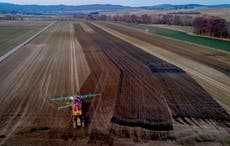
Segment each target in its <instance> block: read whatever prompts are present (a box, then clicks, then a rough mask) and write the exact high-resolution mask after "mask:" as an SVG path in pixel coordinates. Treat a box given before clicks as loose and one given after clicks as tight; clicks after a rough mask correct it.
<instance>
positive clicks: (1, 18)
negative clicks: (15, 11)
mask: <svg viewBox="0 0 230 146" xmlns="http://www.w3.org/2000/svg"><path fill="white" fill-rule="evenodd" d="M0 20H23V17H22V16H19V15H4V16H2V17H0Z"/></svg>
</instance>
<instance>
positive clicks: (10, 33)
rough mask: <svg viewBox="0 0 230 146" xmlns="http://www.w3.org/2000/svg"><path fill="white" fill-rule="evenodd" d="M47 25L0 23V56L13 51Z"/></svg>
mask: <svg viewBox="0 0 230 146" xmlns="http://www.w3.org/2000/svg"><path fill="white" fill-rule="evenodd" d="M47 24H48V23H45V22H44V23H28V22H27V24H22V23H20V22H14V23H7V22H6V23H0V56H2V55H3V54H5V53H6V52H8V51H9V50H11V49H13V48H14V47H16V46H17V45H19V44H20V43H22V42H23V41H25V40H26V39H28V38H29V37H30V36H32V35H33V34H35V33H36V32H38V31H39V30H41V29H42V28H43V27H45V26H46V25H47Z"/></svg>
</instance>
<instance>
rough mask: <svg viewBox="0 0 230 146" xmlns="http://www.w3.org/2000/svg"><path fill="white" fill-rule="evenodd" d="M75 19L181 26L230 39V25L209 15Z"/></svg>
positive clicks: (196, 31)
mask: <svg viewBox="0 0 230 146" xmlns="http://www.w3.org/2000/svg"><path fill="white" fill-rule="evenodd" d="M74 17H75V18H84V19H88V20H100V21H118V22H126V23H135V24H167V25H180V26H193V28H194V33H195V34H198V35H207V36H212V37H219V38H230V24H229V22H227V21H226V20H225V19H223V18H220V17H213V16H208V15H203V16H195V17H194V16H191V15H178V14H164V15H162V14H160V15H147V14H143V15H140V16H138V15H134V14H132V15H101V14H95V15H93V14H76V15H74Z"/></svg>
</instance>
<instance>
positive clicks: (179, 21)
mask: <svg viewBox="0 0 230 146" xmlns="http://www.w3.org/2000/svg"><path fill="white" fill-rule="evenodd" d="M95 19H96V20H102V21H120V22H127V23H136V24H168V25H185V26H191V25H192V22H193V17H192V16H184V15H181V16H180V15H173V14H165V15H147V14H143V15H140V16H138V15H134V14H133V15H114V16H110V15H107V16H106V15H97V16H95Z"/></svg>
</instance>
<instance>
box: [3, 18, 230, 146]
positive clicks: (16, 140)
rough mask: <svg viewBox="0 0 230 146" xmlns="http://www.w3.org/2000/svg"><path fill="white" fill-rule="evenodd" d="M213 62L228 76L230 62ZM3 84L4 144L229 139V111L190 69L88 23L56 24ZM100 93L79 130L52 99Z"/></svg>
mask: <svg viewBox="0 0 230 146" xmlns="http://www.w3.org/2000/svg"><path fill="white" fill-rule="evenodd" d="M111 27H112V26H111ZM116 29H117V28H116ZM203 63H205V62H203ZM222 63H223V62H222ZM227 64H228V63H227ZM214 66H220V67H219V68H222V69H220V71H221V72H223V73H224V74H226V75H228V71H227V70H228V69H227V68H226V65H225V64H224V63H223V64H215V63H213V67H214ZM215 69H218V68H215ZM0 81H1V82H0V99H1V102H0V144H1V145H103V144H104V145H135V144H137V145H139V144H140V145H141V144H144V143H146V144H149V145H154V144H155V145H167V144H168V145H177V144H183V143H185V142H189V143H190V144H191V143H194V142H195V143H196V142H207V141H209V142H217V143H227V142H228V140H227V139H228V137H229V136H230V134H229V120H230V116H229V114H228V113H227V112H226V111H225V110H224V108H223V107H222V106H221V105H220V104H218V102H217V101H216V100H215V99H214V98H213V97H212V95H210V94H209V93H208V92H207V91H206V90H205V89H204V88H203V87H202V86H201V85H200V84H199V83H198V82H197V81H196V80H195V79H194V78H192V77H191V76H190V75H189V74H188V73H187V72H186V71H184V70H183V69H182V68H179V67H177V66H175V65H173V64H171V63H169V62H167V61H165V60H163V59H160V58H158V57H156V56H154V55H152V54H150V53H148V52H146V51H144V50H143V49H140V48H138V47H136V46H134V45H133V44H131V43H128V42H126V41H124V40H122V39H119V38H117V37H115V36H113V35H111V34H110V33H108V32H106V31H104V30H103V29H101V28H100V27H98V26H97V25H94V24H93V23H90V22H56V23H55V24H53V25H52V26H51V27H50V28H49V29H48V30H46V31H45V32H43V33H41V34H40V35H39V36H38V37H37V38H35V39H34V40H32V41H31V42H30V43H28V44H27V45H25V46H24V47H22V48H20V49H18V50H17V51H16V52H15V53H14V54H12V55H11V56H9V57H8V58H7V59H5V60H4V61H3V62H1V63H0ZM94 92H96V93H101V96H99V97H95V98H93V99H90V100H85V101H84V102H85V104H84V106H85V107H84V112H85V114H86V120H87V127H85V128H81V129H73V128H72V123H71V120H72V119H71V110H70V109H66V110H61V111H58V110H57V107H58V106H60V105H63V104H64V103H60V102H51V101H50V100H49V99H50V98H52V97H61V96H67V95H76V94H88V93H94ZM183 130H184V131H183ZM188 135H191V136H188Z"/></svg>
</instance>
